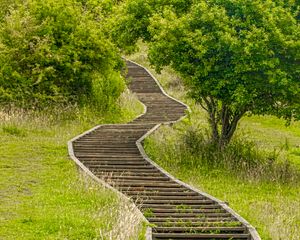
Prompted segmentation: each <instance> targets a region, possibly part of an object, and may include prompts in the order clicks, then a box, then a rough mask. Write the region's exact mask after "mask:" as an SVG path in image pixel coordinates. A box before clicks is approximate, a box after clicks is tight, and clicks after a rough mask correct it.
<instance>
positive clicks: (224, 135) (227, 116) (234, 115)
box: [203, 97, 246, 149]
mask: <svg viewBox="0 0 300 240" xmlns="http://www.w3.org/2000/svg"><path fill="white" fill-rule="evenodd" d="M203 100H204V102H205V104H206V106H207V107H204V106H203V108H204V109H205V110H206V111H207V112H208V114H209V123H210V126H211V139H212V142H214V143H215V144H216V145H217V146H218V148H219V149H223V148H225V147H226V146H227V145H228V144H229V142H230V140H231V139H232V137H233V135H234V132H235V130H236V128H237V124H238V122H239V120H240V119H241V117H242V116H243V115H244V114H245V112H246V111H245V110H244V109H241V110H240V111H235V112H232V111H231V110H230V107H229V106H228V105H226V104H224V103H222V104H221V105H222V106H221V107H220V106H218V104H217V101H216V100H214V99H213V97H208V98H204V99H203Z"/></svg>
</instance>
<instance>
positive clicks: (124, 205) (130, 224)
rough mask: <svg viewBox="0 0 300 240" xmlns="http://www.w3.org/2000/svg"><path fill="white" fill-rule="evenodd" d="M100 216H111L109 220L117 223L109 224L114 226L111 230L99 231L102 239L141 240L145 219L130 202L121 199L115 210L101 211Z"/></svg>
mask: <svg viewBox="0 0 300 240" xmlns="http://www.w3.org/2000/svg"><path fill="white" fill-rule="evenodd" d="M100 215H102V216H106V217H107V216H109V219H114V217H115V216H117V217H116V218H115V221H114V222H113V223H112V222H108V224H113V227H112V228H111V229H110V230H105V229H99V231H100V239H107V240H128V239H140V238H139V235H140V229H141V225H142V221H143V219H142V218H141V213H139V212H138V210H137V209H136V208H135V207H134V205H133V204H132V203H130V202H127V201H124V199H120V201H119V202H118V204H116V205H115V206H114V207H113V208H106V209H101V213H100Z"/></svg>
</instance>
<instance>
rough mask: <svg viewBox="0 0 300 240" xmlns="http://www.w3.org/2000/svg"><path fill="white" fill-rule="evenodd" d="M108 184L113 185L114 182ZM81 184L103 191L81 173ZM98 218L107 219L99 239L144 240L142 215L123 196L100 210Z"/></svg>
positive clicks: (107, 179) (100, 229) (96, 215)
mask: <svg viewBox="0 0 300 240" xmlns="http://www.w3.org/2000/svg"><path fill="white" fill-rule="evenodd" d="M107 177H108V178H106V182H108V183H110V185H112V186H113V185H114V184H113V180H111V179H109V175H108V176H107ZM81 182H82V183H83V184H84V185H85V187H86V188H87V189H89V190H96V191H97V189H98V190H99V189H100V191H103V187H102V186H101V185H100V184H99V183H97V182H95V181H94V180H92V179H91V178H90V177H88V176H87V175H86V174H85V173H84V172H81ZM95 217H96V218H102V219H105V220H106V221H105V222H106V224H105V226H101V227H100V228H99V229H98V231H99V238H100V239H101V240H137V239H144V236H145V232H144V230H145V224H144V218H143V215H142V213H141V212H140V211H139V210H138V209H137V208H136V206H135V204H134V203H133V202H131V201H130V200H128V199H126V198H125V197H123V196H122V195H116V198H115V199H114V200H113V203H112V204H111V205H109V206H106V207H104V208H101V209H98V211H97V213H96V214H95Z"/></svg>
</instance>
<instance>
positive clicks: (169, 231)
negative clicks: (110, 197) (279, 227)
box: [69, 61, 260, 240]
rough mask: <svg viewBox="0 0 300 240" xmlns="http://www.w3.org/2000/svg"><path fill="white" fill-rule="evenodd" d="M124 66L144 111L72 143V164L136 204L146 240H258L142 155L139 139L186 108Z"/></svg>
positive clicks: (223, 208) (215, 203) (222, 208)
mask: <svg viewBox="0 0 300 240" xmlns="http://www.w3.org/2000/svg"><path fill="white" fill-rule="evenodd" d="M127 67H128V75H127V77H128V78H130V80H131V83H130V86H129V87H130V89H131V90H132V91H133V92H135V93H136V95H137V96H138V98H139V100H140V101H141V102H142V103H143V104H144V105H145V106H146V109H147V111H146V112H145V113H144V114H143V115H141V116H140V117H138V118H137V119H135V120H134V121H132V122H130V123H128V124H121V125H100V126H97V127H95V128H94V129H92V130H90V131H88V132H86V133H84V134H82V135H80V136H78V137H76V138H75V139H73V140H71V141H70V142H69V152H70V155H71V157H72V158H73V160H74V161H75V162H76V163H77V164H78V165H79V166H80V167H81V169H83V170H84V171H85V172H87V173H88V174H89V175H90V176H92V177H93V178H94V179H98V180H99V179H100V181H102V182H104V184H108V185H110V186H112V187H113V188H114V189H117V190H118V191H119V192H121V193H123V194H124V195H126V196H127V197H128V198H131V199H133V200H134V202H135V203H136V206H137V207H138V208H139V209H140V211H141V212H142V213H144V216H145V218H146V219H147V221H149V222H150V223H151V226H152V234H151V236H150V239H151V238H152V239H186V240H187V239H249V240H250V239H253V240H258V239H260V238H259V236H258V235H257V232H256V231H255V229H254V228H253V227H252V226H251V225H249V224H248V223H247V222H246V221H245V220H244V219H243V218H241V217H240V216H239V215H237V214H236V213H234V212H233V211H232V210H231V209H230V208H229V207H228V206H227V205H226V204H225V203H223V202H221V201H219V200H217V199H215V198H213V197H211V196H209V195H208V194H206V193H202V192H200V191H198V190H196V189H193V188H192V187H190V186H189V185H187V184H185V183H182V182H180V181H179V180H177V179H175V178H174V177H172V176H171V175H169V174H168V173H167V172H165V171H164V170H163V169H161V168H160V167H159V166H157V165H156V164H155V163H153V162H152V161H151V160H150V159H149V158H148V157H147V156H146V154H145V152H144V150H143V148H142V145H141V142H142V140H143V139H144V138H145V137H146V136H147V135H149V134H151V132H152V131H154V130H155V129H156V128H158V127H159V125H160V124H161V123H171V122H176V121H178V120H179V119H180V118H182V117H183V116H184V115H185V110H186V109H187V107H186V106H185V105H184V104H182V103H180V102H178V101H176V100H175V99H172V98H170V97H169V96H167V95H166V94H165V93H164V92H163V90H162V89H161V88H160V86H159V85H158V83H157V82H156V80H155V79H154V77H153V76H152V75H151V74H150V73H149V72H148V71H147V70H146V69H144V68H143V67H141V66H139V65H137V64H135V63H133V62H129V61H127ZM148 239H149V236H148Z"/></svg>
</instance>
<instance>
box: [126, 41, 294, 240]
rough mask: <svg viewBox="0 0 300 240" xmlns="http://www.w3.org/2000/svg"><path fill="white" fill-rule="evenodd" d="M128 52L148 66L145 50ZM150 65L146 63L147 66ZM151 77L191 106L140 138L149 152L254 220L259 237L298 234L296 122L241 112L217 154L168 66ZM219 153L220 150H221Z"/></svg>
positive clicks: (173, 171) (200, 113)
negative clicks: (233, 134) (235, 127)
mask: <svg viewBox="0 0 300 240" xmlns="http://www.w3.org/2000/svg"><path fill="white" fill-rule="evenodd" d="M146 51H147V47H146V46H145V45H143V44H140V52H139V53H137V54H135V55H132V56H131V57H130V58H131V59H132V60H134V61H136V62H138V63H140V64H142V65H144V66H147V67H149V64H148V62H147V58H146V55H145V52H146ZM149 69H150V70H151V68H149ZM151 72H152V73H153V74H154V75H155V76H156V77H157V79H158V80H159V81H160V83H161V85H162V86H163V87H164V89H165V90H166V92H167V93H168V94H170V95H171V96H174V97H175V98H177V99H180V100H182V101H184V102H185V103H186V104H187V105H189V106H190V107H191V109H192V114H190V117H189V119H188V120H187V119H185V120H184V121H183V122H181V123H178V124H176V125H174V126H173V127H167V126H165V127H162V128H160V129H159V130H158V131H157V132H156V133H154V135H151V136H150V137H149V138H148V139H147V140H146V142H145V148H146V151H147V153H148V154H149V156H150V157H151V158H152V160H154V161H155V162H157V163H158V164H159V165H160V166H162V167H163V168H165V169H166V170H167V171H169V172H170V173H171V174H173V175H175V176H176V177H177V178H179V179H181V180H183V181H185V182H187V183H189V184H191V185H193V186H195V187H196V188H198V189H201V190H203V191H205V192H207V193H209V194H211V195H213V196H215V197H217V198H219V199H221V200H223V201H226V202H229V203H230V207H231V208H233V209H234V210H235V211H236V212H237V213H239V214H240V215H241V216H243V217H244V218H245V219H246V220H248V221H249V222H250V223H251V224H252V225H253V226H255V227H256V228H257V230H258V232H259V234H260V235H261V237H262V239H263V240H266V239H267V240H269V239H270V240H271V239H272V240H279V239H289V240H298V239H299V236H300V232H299V231H300V202H299V198H300V182H299V169H300V148H299V143H300V123H292V124H291V125H290V126H289V127H286V126H285V124H284V121H283V120H281V119H277V118H275V117H270V116H260V117H257V116H246V117H244V118H243V119H242V120H241V123H240V125H239V127H238V130H237V135H236V137H235V140H234V142H233V143H232V144H231V146H230V147H229V148H228V149H227V150H226V151H225V153H222V154H220V152H218V151H215V148H214V147H213V146H211V145H210V144H209V142H207V140H206V139H207V138H206V134H207V131H206V130H205V129H207V128H208V127H209V126H208V124H207V120H206V119H207V116H206V115H205V112H204V111H203V110H202V109H201V107H199V106H197V105H196V104H195V103H194V102H193V101H192V100H190V99H188V98H187V97H186V95H185V91H184V87H183V86H182V84H181V82H180V79H178V77H177V76H176V75H175V74H174V73H173V72H172V71H170V70H166V71H163V72H162V74H161V75H158V74H156V73H155V72H154V71H153V70H151ZM223 154H224V155H223Z"/></svg>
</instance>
